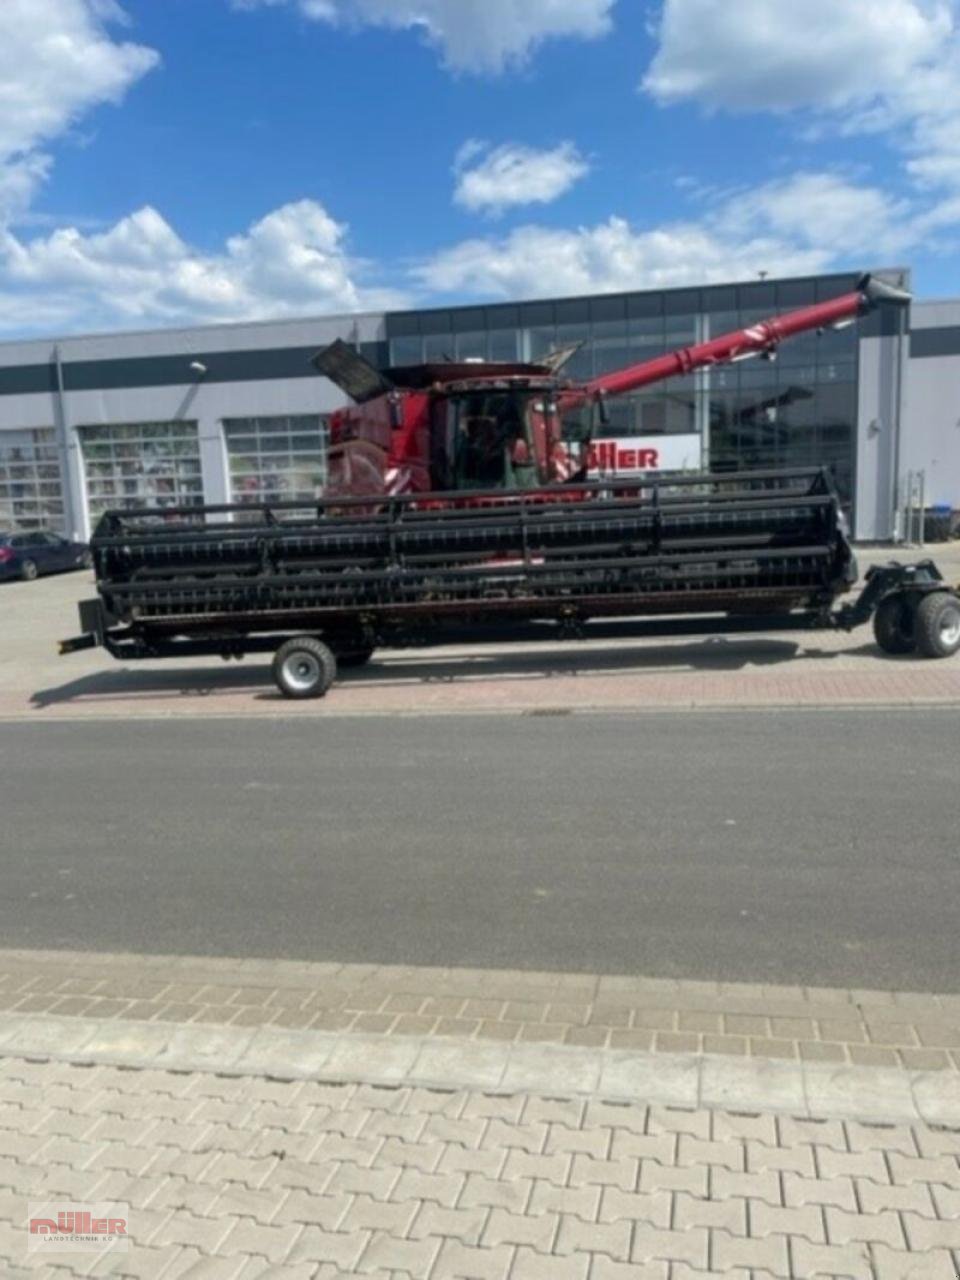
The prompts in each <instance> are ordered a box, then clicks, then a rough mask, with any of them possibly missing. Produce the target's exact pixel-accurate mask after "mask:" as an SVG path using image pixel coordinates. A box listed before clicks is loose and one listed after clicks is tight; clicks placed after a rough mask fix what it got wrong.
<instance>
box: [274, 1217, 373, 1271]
mask: <svg viewBox="0 0 960 1280" xmlns="http://www.w3.org/2000/svg"><path fill="white" fill-rule="evenodd" d="M369 1238H370V1233H369V1232H361V1233H356V1232H352V1233H348V1232H338V1231H325V1230H324V1229H323V1228H322V1227H314V1226H306V1227H304V1228H303V1230H302V1231H301V1232H300V1234H299V1235H298V1236H297V1238H296V1240H295V1242H294V1244H293V1247H292V1249H291V1250H290V1253H289V1255H288V1256H287V1262H288V1263H291V1264H296V1263H299V1262H315V1263H320V1262H330V1263H333V1264H335V1265H336V1266H338V1267H341V1268H342V1269H343V1270H344V1271H347V1272H349V1271H351V1269H352V1268H353V1267H354V1266H355V1265H356V1263H357V1262H358V1261H359V1259H360V1255H361V1254H362V1253H363V1252H364V1250H365V1249H366V1247H367V1242H368V1240H369Z"/></svg>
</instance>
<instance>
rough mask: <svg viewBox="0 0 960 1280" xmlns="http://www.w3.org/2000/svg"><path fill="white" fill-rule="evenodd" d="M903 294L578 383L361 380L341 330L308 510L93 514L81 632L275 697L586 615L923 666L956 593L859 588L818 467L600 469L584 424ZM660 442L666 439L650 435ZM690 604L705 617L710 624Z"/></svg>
mask: <svg viewBox="0 0 960 1280" xmlns="http://www.w3.org/2000/svg"><path fill="white" fill-rule="evenodd" d="M907 300H908V295H906V294H904V293H902V292H900V291H899V290H896V289H893V288H891V286H889V285H886V284H884V283H882V282H880V281H877V280H872V279H870V278H869V277H866V278H864V279H863V280H862V281H861V282H860V285H859V287H858V288H857V289H856V290H855V291H853V292H852V293H848V294H845V295H844V296H842V297H839V298H836V299H834V300H832V301H830V302H825V303H821V304H818V305H816V306H812V307H806V308H804V309H802V310H799V311H794V312H790V313H788V314H786V315H782V316H779V317H777V318H775V319H772V320H768V321H766V322H764V323H761V324H757V325H753V326H751V327H750V328H747V329H742V330H739V331H738V332H736V333H732V334H728V335H726V336H723V337H719V338H716V339H713V340H712V341H709V342H705V343H703V344H701V345H698V346H693V347H688V348H684V349H683V350H680V351H676V352H673V353H672V354H669V355H665V356H661V357H658V358H656V359H653V360H649V361H646V362H644V363H642V364H638V365H635V366H632V367H631V368H628V369H624V370H622V371H619V372H616V373H612V374H607V375H605V376H603V377H599V378H596V379H594V380H593V381H590V382H586V383H576V382H574V381H572V380H570V379H568V378H565V377H564V376H563V373H562V368H563V365H564V363H565V362H566V359H568V358H569V356H570V354H571V353H572V352H571V350H569V349H568V350H567V351H565V352H558V353H556V354H555V355H553V356H550V357H547V358H546V359H544V360H543V361H541V362H540V363H538V364H490V363H482V362H467V363H463V364H455V363H446V364H431V365H421V366H416V367H411V368H403V369H390V370H387V371H386V372H385V373H381V372H380V371H378V370H377V369H375V368H373V366H372V365H370V364H368V363H366V362H365V361H364V360H363V359H362V358H361V357H360V356H358V355H357V354H356V352H354V351H353V350H352V348H350V347H348V346H346V345H345V344H344V343H341V342H336V343H334V344H333V345H332V346H331V347H328V348H327V349H326V350H325V351H323V352H321V353H320V354H319V355H318V356H317V357H316V360H315V363H316V365H317V368H318V369H319V371H320V372H321V373H323V374H325V375H326V376H327V377H329V378H331V379H333V381H334V382H336V383H337V384H338V385H339V386H340V387H341V388H342V389H343V390H344V391H345V392H346V393H347V394H348V395H349V397H350V398H351V399H352V401H353V404H352V405H351V406H350V407H349V408H346V409H342V410H340V411H338V412H337V413H335V414H334V415H333V417H332V420H331V428H330V439H331V446H330V467H329V484H328V486H327V489H326V491H325V493H324V496H323V497H322V498H320V499H318V500H317V502H316V505H315V506H312V507H310V508H309V509H305V508H304V505H303V504H302V503H300V504H292V503H290V504H284V503H273V504H263V505H249V504H244V505H235V506H209V507H188V508H179V509H176V510H169V509H167V510H163V511H143V510H132V511H131V510H127V511H123V510H120V511H109V512H107V513H106V514H105V515H104V516H103V517H102V519H101V520H100V522H99V523H98V525H97V528H96V530H95V532H94V536H93V539H92V541H91V548H92V551H93V557H94V564H95V568H96V577H97V590H98V596H97V598H96V599H94V600H87V601H83V602H82V603H81V604H80V622H81V629H82V635H80V636H77V637H74V638H73V639H70V640H65V641H63V643H62V645H61V651H62V652H64V653H69V652H73V651H75V650H78V649H86V648H92V647H94V646H96V645H103V646H104V647H105V648H106V649H107V650H108V652H109V653H110V654H112V655H113V657H115V658H118V659H121V660H129V659H157V658H167V657H170V658H175V657H184V658H186V657H193V656H197V655H208V654H218V655H221V656H222V657H224V658H242V657H243V656H245V655H246V654H248V653H264V652H268V653H274V655H275V656H274V660H273V673H274V677H275V679H276V682H277V684H278V686H279V687H280V689H281V690H282V692H283V693H284V694H286V695H287V696H288V697H291V698H310V697H320V696H322V695H323V694H325V693H326V692H327V690H328V689H329V688H330V686H331V685H332V684H333V682H334V680H335V678H336V675H337V669H338V664H339V666H340V667H341V668H342V667H350V666H359V665H361V664H362V663H364V662H366V661H367V660H368V659H369V658H370V656H371V655H372V654H373V652H374V650H375V648H376V647H377V646H378V645H409V644H421V645H422V644H429V643H437V642H438V640H440V639H441V638H448V636H449V631H450V627H451V625H453V624H465V625H469V626H471V627H476V626H481V627H489V628H491V629H493V632H494V634H495V635H496V638H497V639H498V640H500V641H502V640H503V638H504V628H509V627H511V626H512V627H514V628H517V627H518V625H519V624H521V623H523V622H529V621H553V622H555V623H557V624H558V625H559V634H561V635H563V636H576V635H581V634H582V633H583V627H584V624H585V623H586V622H587V621H588V619H591V618H604V617H606V618H609V617H615V616H621V617H624V616H627V617H629V616H642V615H678V614H683V615H695V616H697V617H700V618H702V619H703V629H704V631H709V630H711V629H713V628H714V627H715V626H716V615H718V614H719V615H725V616H726V618H727V619H728V621H727V622H726V623H725V626H726V627H727V628H729V626H730V622H729V620H730V619H733V620H734V625H736V623H737V621H741V622H742V623H743V625H744V626H745V627H747V626H756V624H757V620H758V619H761V620H763V621H764V624H765V625H766V626H775V625H776V621H777V620H778V619H780V620H781V621H785V620H786V619H787V618H788V616H789V618H790V619H791V623H792V624H793V625H796V624H797V623H800V624H803V625H809V626H818V627H831V628H837V627H839V628H843V629H846V630H849V629H851V628H853V627H855V626H858V625H860V624H862V623H865V622H867V621H868V620H869V619H870V618H871V617H872V618H873V620H874V631H875V634H876V638H877V641H878V643H879V644H880V646H881V648H882V649H884V650H886V651H887V652H888V653H897V654H906V653H910V652H913V651H914V650H917V651H919V652H920V653H922V654H924V655H926V656H928V657H947V656H949V655H950V654H952V653H955V652H956V651H957V650H958V648H960V599H958V597H957V595H956V593H954V592H953V591H951V590H950V589H949V588H948V587H947V585H946V584H945V583H944V581H943V580H942V578H941V576H940V574H939V572H938V570H937V568H936V566H935V565H934V564H933V563H932V562H931V561H923V562H921V563H918V564H915V565H899V564H889V565H885V566H882V567H879V568H875V569H872V570H871V571H870V572H869V573H868V575H867V580H866V585H865V587H864V589H863V591H862V592H861V594H860V596H859V597H858V598H857V599H856V601H855V602H853V603H847V604H845V605H844V606H842V607H840V608H837V607H835V606H836V604H837V599H838V597H839V596H841V595H842V594H844V593H846V592H849V590H850V588H851V587H852V585H853V583H854V582H855V580H856V577H857V571H856V563H855V560H854V556H853V552H852V550H851V547H850V543H849V539H848V531H847V526H846V522H845V519H844V516H843V514H842V512H841V509H840V504H839V500H838V496H837V493H836V491H835V489H834V487H833V485H832V482H831V480H830V476H829V474H828V472H827V471H826V470H823V469H817V468H813V469H807V470H788V471H748V472H741V473H735V474H730V473H725V474H715V473H710V474H694V475H687V474H683V475H658V474H656V473H657V471H658V470H659V466H658V463H659V459H658V458H657V457H656V456H655V455H656V450H646V449H644V448H641V449H639V450H635V451H633V452H634V453H635V454H637V455H638V456H634V457H630V456H629V452H628V456H627V457H626V459H625V460H626V463H627V467H628V469H629V470H630V471H631V472H632V473H633V475H632V476H631V477H630V478H626V477H624V476H623V474H621V473H620V472H619V471H617V472H613V471H611V470H610V468H609V464H610V463H611V461H613V459H612V458H611V456H610V455H611V451H612V447H611V446H610V445H609V444H608V442H607V441H605V440H603V439H596V440H595V439H594V436H595V434H596V431H597V429H598V428H599V427H600V426H602V425H604V424H605V423H607V422H608V417H607V414H606V409H605V406H606V401H607V398H608V397H610V396H616V395H623V394H625V393H627V392H630V391H635V390H636V389H638V388H640V387H645V386H649V385H650V384H651V383H655V382H659V381H662V380H664V379H666V378H670V377H674V376H676V375H679V374H686V373H690V372H691V371H692V370H695V369H702V368H707V367H710V366H713V365H721V364H729V363H731V362H735V361H739V360H744V359H747V358H749V357H751V356H759V357H765V358H767V359H770V358H773V357H774V356H775V355H776V351H777V348H778V346H779V344H780V343H781V342H784V341H786V340H788V339H789V338H791V337H793V336H794V335H796V334H801V333H807V332H811V331H817V330H824V329H828V328H835V327H839V326H845V325H848V324H851V323H853V322H854V321H855V319H856V318H857V317H858V316H860V315H862V314H864V313H866V312H868V311H870V310H872V309H873V308H874V307H878V306H895V305H902V304H903V303H904V302H905V301H907ZM664 439H665V440H669V437H664ZM711 615H712V619H711Z"/></svg>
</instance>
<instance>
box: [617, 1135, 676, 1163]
mask: <svg viewBox="0 0 960 1280" xmlns="http://www.w3.org/2000/svg"><path fill="white" fill-rule="evenodd" d="M677 1141H678V1136H677V1134H675V1133H633V1132H631V1131H630V1130H629V1129H614V1130H613V1138H612V1142H611V1147H610V1157H611V1159H613V1160H623V1159H628V1158H633V1159H637V1160H655V1161H656V1162H657V1163H658V1164H663V1165H675V1164H676V1163H677Z"/></svg>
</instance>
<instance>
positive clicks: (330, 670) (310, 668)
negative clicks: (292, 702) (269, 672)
mask: <svg viewBox="0 0 960 1280" xmlns="http://www.w3.org/2000/svg"><path fill="white" fill-rule="evenodd" d="M273 678H274V680H276V682H277V686H278V688H279V689H280V692H281V693H282V694H283V695H284V697H286V698H322V697H323V695H324V694H325V693H326V692H327V690H328V689H329V688H330V686H331V685H332V684H333V682H334V680H335V679H336V678H337V660H336V658H335V657H334V654H333V650H332V649H330V648H329V647H328V646H327V645H325V644H324V643H323V641H322V640H318V639H317V638H316V637H315V636H297V637H296V638H295V639H293V640H287V641H286V642H285V643H284V644H282V645H281V646H280V648H279V649H278V650H277V652H276V654H275V655H274V658H273Z"/></svg>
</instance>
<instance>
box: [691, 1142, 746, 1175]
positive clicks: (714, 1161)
mask: <svg viewBox="0 0 960 1280" xmlns="http://www.w3.org/2000/svg"><path fill="white" fill-rule="evenodd" d="M701 1164H705V1165H722V1166H723V1168H725V1169H731V1170H733V1171H734V1172H735V1173H737V1172H742V1171H744V1169H745V1152H744V1145H743V1143H742V1142H738V1141H737V1140H736V1139H730V1140H728V1141H723V1140H718V1141H709V1140H707V1139H702V1138H694V1137H691V1136H690V1135H689V1134H681V1135H680V1140H679V1143H678V1146H677V1165H678V1166H680V1167H684V1166H687V1165H701Z"/></svg>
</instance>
